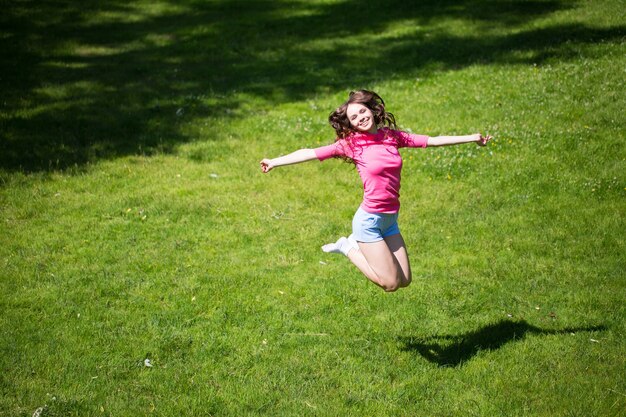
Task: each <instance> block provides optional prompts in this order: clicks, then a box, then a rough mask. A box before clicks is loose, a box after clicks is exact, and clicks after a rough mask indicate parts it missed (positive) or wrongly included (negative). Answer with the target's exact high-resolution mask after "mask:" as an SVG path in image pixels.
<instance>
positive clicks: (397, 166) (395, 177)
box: [314, 128, 428, 213]
mask: <svg viewBox="0 0 626 417" xmlns="http://www.w3.org/2000/svg"><path fill="white" fill-rule="evenodd" d="M427 145H428V136H424V135H415V134H412V133H407V132H402V131H400V130H392V129H388V128H380V129H378V132H377V133H376V134H371V133H355V134H353V135H351V136H350V137H348V138H347V139H340V140H338V141H336V142H335V143H333V144H332V145H327V146H322V147H319V148H316V149H314V151H315V155H316V156H317V159H319V160H320V161H323V160H325V159H328V158H332V157H348V158H350V159H352V160H353V161H354V163H355V165H356V168H357V170H358V171H359V175H360V176H361V180H362V181H363V202H362V203H361V208H362V209H363V210H365V211H367V212H368V213H397V212H398V210H399V209H400V173H401V171H402V157H401V156H400V153H399V152H398V148H405V147H409V148H425V147H426V146H427Z"/></svg>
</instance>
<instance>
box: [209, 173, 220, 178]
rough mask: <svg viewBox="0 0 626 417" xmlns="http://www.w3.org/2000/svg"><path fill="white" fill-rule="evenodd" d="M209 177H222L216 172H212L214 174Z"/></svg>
mask: <svg viewBox="0 0 626 417" xmlns="http://www.w3.org/2000/svg"><path fill="white" fill-rule="evenodd" d="M209 177H211V178H219V177H220V176H219V175H217V174H216V173H215V172H212V173H211V174H210V175H209Z"/></svg>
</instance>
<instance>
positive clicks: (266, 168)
mask: <svg viewBox="0 0 626 417" xmlns="http://www.w3.org/2000/svg"><path fill="white" fill-rule="evenodd" d="M272 168H274V165H272V160H271V159H267V158H264V159H262V160H261V171H263V173H264V174H267V173H268V172H270V171H271V170H272Z"/></svg>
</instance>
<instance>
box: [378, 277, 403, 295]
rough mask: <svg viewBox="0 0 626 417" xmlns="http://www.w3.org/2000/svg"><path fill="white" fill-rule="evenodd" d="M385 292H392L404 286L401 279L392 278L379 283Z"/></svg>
mask: <svg viewBox="0 0 626 417" xmlns="http://www.w3.org/2000/svg"><path fill="white" fill-rule="evenodd" d="M380 286H381V287H382V288H383V290H385V292H394V291H397V290H398V289H400V288H402V287H405V286H406V285H402V281H400V280H397V279H394V280H389V281H385V282H383V283H381V285H380Z"/></svg>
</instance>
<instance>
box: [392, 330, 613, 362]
mask: <svg viewBox="0 0 626 417" xmlns="http://www.w3.org/2000/svg"><path fill="white" fill-rule="evenodd" d="M606 329H607V328H606V327H605V326H591V327H579V328H565V329H562V330H544V329H541V328H539V327H536V326H533V325H531V324H528V323H527V322H526V321H524V320H521V321H512V320H502V321H500V322H498V323H496V324H491V325H488V326H485V327H483V328H481V329H478V330H475V331H473V332H468V333H465V334H461V335H444V336H432V337H429V338H413V337H403V338H400V342H401V344H402V350H404V351H411V352H417V353H419V354H420V355H422V356H423V357H424V358H425V359H427V360H428V361H430V362H433V363H436V364H437V365H439V366H461V365H463V364H464V363H465V362H467V361H468V360H470V359H472V358H473V357H474V356H475V355H476V354H478V352H480V351H484V350H487V351H491V350H496V349H499V348H500V347H502V346H503V345H505V344H507V343H509V342H512V341H516V340H521V339H523V338H524V337H526V336H527V335H563V334H570V333H577V332H596V331H604V330H606Z"/></svg>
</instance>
